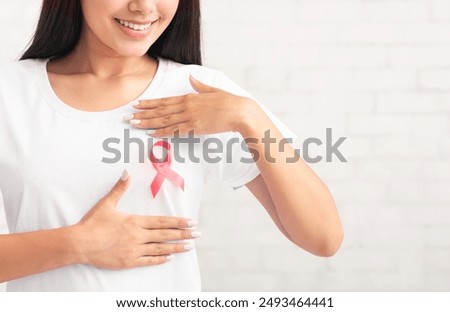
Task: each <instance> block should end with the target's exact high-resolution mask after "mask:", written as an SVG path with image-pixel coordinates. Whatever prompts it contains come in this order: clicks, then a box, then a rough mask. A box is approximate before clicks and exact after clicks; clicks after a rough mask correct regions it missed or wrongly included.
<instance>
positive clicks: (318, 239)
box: [125, 76, 344, 257]
mask: <svg viewBox="0 0 450 312" xmlns="http://www.w3.org/2000/svg"><path fill="white" fill-rule="evenodd" d="M190 82H191V85H192V86H193V88H194V89H195V90H196V91H197V92H198V94H187V95H184V96H176V97H169V98H164V99H154V100H142V101H140V103H139V104H137V105H134V107H135V108H137V109H141V110H142V111H141V112H138V113H135V114H132V115H129V116H126V117H125V118H126V120H129V121H130V123H131V124H132V125H133V126H135V127H136V128H142V129H149V128H150V129H155V130H151V131H150V132H149V134H150V135H151V136H153V137H156V138H157V137H170V136H173V135H174V133H176V132H178V133H179V134H182V135H183V134H188V133H190V132H191V131H192V130H193V129H194V130H195V133H196V134H200V135H201V134H213V133H220V132H225V131H234V132H239V133H240V134H241V135H242V137H243V138H244V139H246V141H247V146H248V148H249V150H250V151H252V152H256V153H253V154H257V155H262V157H255V156H254V158H257V159H255V162H256V164H257V166H258V168H259V170H260V172H261V174H260V175H259V176H258V177H257V178H255V179H254V180H253V181H251V182H249V183H247V184H246V186H247V188H248V189H249V190H250V191H251V192H252V193H253V195H254V196H255V197H256V198H257V199H258V201H259V202H260V203H261V204H262V205H263V206H264V208H265V209H266V210H267V212H268V213H269V215H270V216H271V217H272V219H273V221H274V222H275V224H276V225H277V226H278V228H279V229H280V230H281V232H282V233H283V234H284V235H285V236H286V237H287V238H289V239H290V240H291V241H292V242H293V243H294V244H296V245H298V246H299V247H301V248H303V249H305V250H306V251H308V252H310V253H312V254H314V255H317V256H322V257H331V256H333V255H334V254H335V253H336V252H337V250H338V249H339V247H340V245H341V243H342V241H343V236H344V234H343V229H342V225H341V222H340V218H339V215H338V211H337V209H336V206H335V203H334V200H333V197H332V195H331V193H330V192H329V190H328V188H327V187H326V186H325V184H324V183H323V182H322V181H321V180H320V178H319V177H318V176H317V175H316V174H315V173H314V172H313V171H312V170H311V169H310V168H309V166H308V165H307V164H306V163H305V162H304V161H303V160H301V159H300V158H299V157H297V159H298V160H297V161H287V160H289V159H291V160H292V159H293V158H294V155H295V153H296V152H295V150H294V148H293V147H292V145H291V144H284V149H280V148H279V143H280V142H281V141H284V142H286V141H285V140H284V137H283V135H282V134H281V133H280V132H279V130H278V129H277V128H276V126H275V125H274V124H273V122H272V121H271V119H270V118H269V117H268V116H267V114H266V113H265V112H264V110H263V109H262V108H261V106H260V105H259V104H258V103H257V102H255V101H254V100H252V99H250V98H247V97H242V96H237V95H234V94H230V93H228V92H226V91H224V90H221V89H218V88H215V87H212V86H209V85H206V84H204V83H202V82H200V81H199V80H196V79H194V78H193V77H192V76H191V77H190ZM267 130H270V136H271V139H272V140H274V141H275V142H276V144H270V145H269V146H270V149H269V150H268V151H266V148H265V144H264V143H262V139H263V138H264V133H265V132H266V131H267ZM247 139H248V140H247ZM255 141H256V142H255ZM266 153H267V154H266ZM267 156H270V157H271V158H272V159H271V161H268V159H269V158H268V157H267Z"/></svg>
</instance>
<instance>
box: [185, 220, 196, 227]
mask: <svg viewBox="0 0 450 312" xmlns="http://www.w3.org/2000/svg"><path fill="white" fill-rule="evenodd" d="M187 225H188V227H193V226H196V225H198V223H197V221H195V220H189V221H188V222H187Z"/></svg>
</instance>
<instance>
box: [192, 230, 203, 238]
mask: <svg viewBox="0 0 450 312" xmlns="http://www.w3.org/2000/svg"><path fill="white" fill-rule="evenodd" d="M191 236H192V237H193V238H199V237H201V236H202V232H199V231H193V232H191Z"/></svg>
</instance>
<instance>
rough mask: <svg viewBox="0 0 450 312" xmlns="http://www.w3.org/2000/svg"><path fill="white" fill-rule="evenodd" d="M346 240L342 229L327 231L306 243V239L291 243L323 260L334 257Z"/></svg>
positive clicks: (294, 240) (293, 240) (295, 240)
mask: <svg viewBox="0 0 450 312" xmlns="http://www.w3.org/2000/svg"><path fill="white" fill-rule="evenodd" d="M343 240H344V231H343V230H342V228H339V229H336V230H333V231H326V233H324V234H323V235H321V236H320V237H319V238H317V237H316V238H315V239H314V240H310V241H309V242H305V241H304V239H300V238H299V239H295V238H294V239H293V237H291V241H292V242H293V243H294V244H296V245H297V246H299V247H300V248H302V249H304V250H306V251H307V252H309V253H311V254H313V255H315V256H318V257H323V258H330V257H333V256H334V255H335V254H336V253H337V252H338V250H339V248H340V247H341V245H342V242H343Z"/></svg>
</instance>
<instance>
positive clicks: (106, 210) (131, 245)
mask: <svg viewBox="0 0 450 312" xmlns="http://www.w3.org/2000/svg"><path fill="white" fill-rule="evenodd" d="M129 183H130V178H129V177H128V173H127V172H126V171H124V175H122V177H121V179H119V181H118V182H117V183H116V185H114V187H113V188H112V190H111V191H110V192H109V193H108V194H107V195H106V196H105V197H103V198H102V199H101V200H100V201H99V202H98V203H97V204H96V205H95V206H94V207H93V208H92V209H91V210H90V211H89V212H88V213H86V215H85V216H84V217H83V218H82V219H81V221H80V222H79V223H78V224H77V225H75V228H77V233H78V238H79V239H78V240H77V241H78V242H79V243H78V244H77V245H78V246H79V248H78V253H79V255H80V260H81V261H80V262H81V263H85V264H91V265H94V266H96V267H100V268H107V269H128V268H134V267H140V266H149V265H158V264H162V263H165V262H167V261H170V260H171V259H172V258H173V256H174V255H173V254H176V253H182V252H186V251H189V250H191V249H192V248H193V245H191V244H189V243H187V242H185V243H180V242H178V243H169V242H170V241H174V240H185V239H193V238H197V237H200V235H201V233H200V232H197V231H194V230H193V229H189V228H190V227H192V226H195V225H196V223H195V222H194V221H192V220H189V219H186V218H179V217H169V216H138V215H130V214H126V213H123V212H120V211H118V210H117V209H116V206H117V204H118V202H119V200H120V198H121V197H122V195H123V194H124V193H125V192H126V190H127V189H128V186H129Z"/></svg>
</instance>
